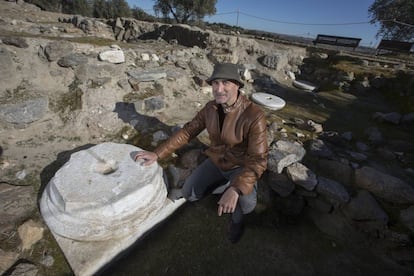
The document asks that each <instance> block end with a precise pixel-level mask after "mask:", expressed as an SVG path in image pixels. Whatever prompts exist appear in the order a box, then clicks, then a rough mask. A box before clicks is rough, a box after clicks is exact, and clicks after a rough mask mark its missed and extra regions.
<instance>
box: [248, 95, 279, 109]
mask: <svg viewBox="0 0 414 276" xmlns="http://www.w3.org/2000/svg"><path fill="white" fill-rule="evenodd" d="M252 100H253V101H254V102H255V103H258V104H260V105H263V106H265V107H267V108H269V109H272V110H279V109H282V108H283V107H285V105H286V102H285V100H283V99H282V98H280V97H278V96H275V95H272V94H269V93H263V92H257V93H253V94H252Z"/></svg>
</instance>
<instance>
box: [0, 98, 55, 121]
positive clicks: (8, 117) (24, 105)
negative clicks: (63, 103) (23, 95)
mask: <svg viewBox="0 0 414 276" xmlns="http://www.w3.org/2000/svg"><path fill="white" fill-rule="evenodd" d="M48 104H49V100H48V99H47V98H37V99H31V100H25V101H21V102H18V103H16V104H2V105H0V119H1V120H4V121H6V122H9V123H12V124H27V123H32V122H34V121H37V120H39V119H41V118H42V117H43V116H44V115H45V114H46V112H47V111H48Z"/></svg>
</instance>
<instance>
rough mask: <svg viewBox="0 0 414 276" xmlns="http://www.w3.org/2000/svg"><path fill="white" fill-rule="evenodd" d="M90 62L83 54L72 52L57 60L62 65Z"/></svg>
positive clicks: (70, 65) (71, 65)
mask: <svg viewBox="0 0 414 276" xmlns="http://www.w3.org/2000/svg"><path fill="white" fill-rule="evenodd" d="M85 63H88V58H87V57H86V56H85V55H83V54H78V53H72V54H69V55H67V56H64V57H62V58H60V59H59V60H58V62H57V64H59V66H62V67H76V66H78V65H80V64H85Z"/></svg>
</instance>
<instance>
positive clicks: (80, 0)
mask: <svg viewBox="0 0 414 276" xmlns="http://www.w3.org/2000/svg"><path fill="white" fill-rule="evenodd" d="M62 12H63V13H68V14H80V15H83V16H91V15H92V10H91V5H90V3H89V1H88V0H63V1H62Z"/></svg>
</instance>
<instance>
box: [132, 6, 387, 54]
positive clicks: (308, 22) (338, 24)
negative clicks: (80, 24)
mask: <svg viewBox="0 0 414 276" xmlns="http://www.w3.org/2000/svg"><path fill="white" fill-rule="evenodd" d="M127 2H128V4H129V6H130V7H131V8H133V7H134V6H137V7H139V8H141V9H143V10H144V11H145V12H147V13H149V14H153V8H152V7H153V6H154V0H127ZM372 3H374V0H284V1H280V0H238V1H237V0H217V4H216V10H217V11H216V15H214V16H211V17H210V16H206V17H205V18H204V20H205V21H208V22H211V23H212V22H217V23H226V24H229V25H234V26H240V27H242V28H246V29H254V30H263V31H268V32H274V33H280V34H288V35H296V36H302V37H308V38H316V36H317V35H318V34H325V35H336V36H346V37H355V38H361V39H362V40H361V42H360V45H361V46H368V47H374V48H375V47H376V46H377V45H378V43H379V41H380V40H381V37H379V38H376V34H377V31H378V29H379V25H378V24H370V23H369V21H370V17H369V13H368V9H369V7H370V6H371V5H372Z"/></svg>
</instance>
